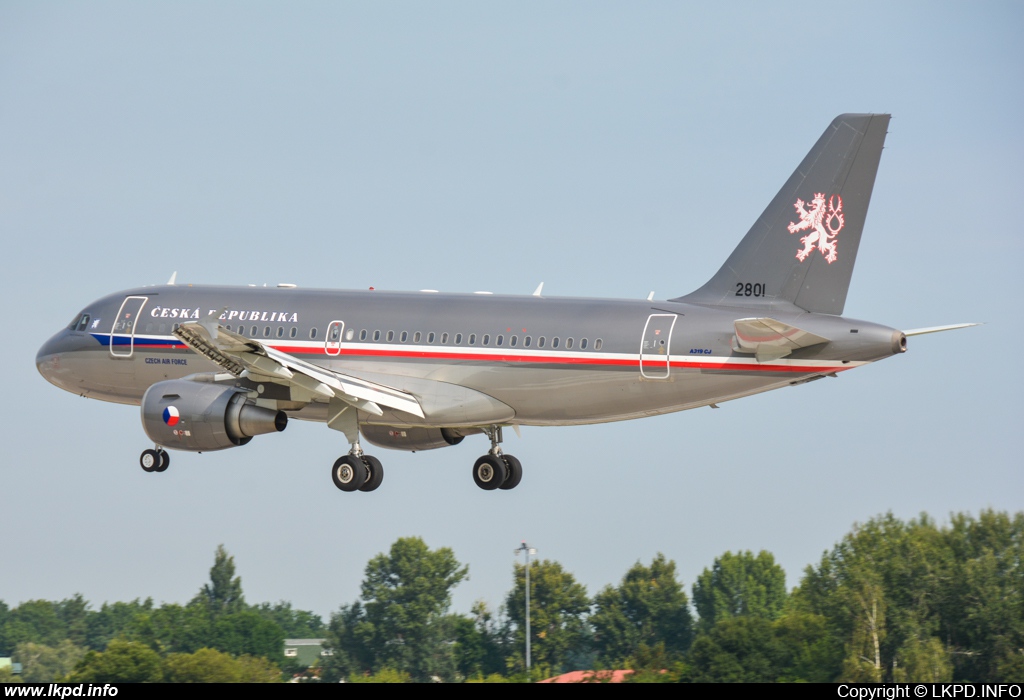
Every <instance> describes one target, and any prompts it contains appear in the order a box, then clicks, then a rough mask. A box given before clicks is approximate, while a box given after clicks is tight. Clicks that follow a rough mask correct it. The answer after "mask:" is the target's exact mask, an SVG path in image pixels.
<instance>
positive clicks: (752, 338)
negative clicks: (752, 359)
mask: <svg viewBox="0 0 1024 700" xmlns="http://www.w3.org/2000/svg"><path fill="white" fill-rule="evenodd" d="M733 326H734V327H735V328H736V335H734V336H733V339H732V349H733V350H735V351H736V352H749V353H754V355H755V356H756V358H757V361H758V362H767V361H768V360H777V359H779V358H780V357H785V356H786V355H788V354H790V353H791V352H793V351H794V350H799V349H800V348H809V347H811V346H812V345H821V344H822V343H827V342H829V339H828V338H822V337H821V336H820V335H815V334H814V333H811V332H809V331H805V330H801V329H799V328H797V327H796V326H791V325H789V324H788V323H783V322H782V321H777V320H775V319H774V318H740V319H736V320H735V321H733Z"/></svg>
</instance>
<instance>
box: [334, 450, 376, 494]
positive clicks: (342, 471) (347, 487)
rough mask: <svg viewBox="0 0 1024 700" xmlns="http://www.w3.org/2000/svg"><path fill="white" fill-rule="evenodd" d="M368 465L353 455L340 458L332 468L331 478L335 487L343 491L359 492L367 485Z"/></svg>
mask: <svg viewBox="0 0 1024 700" xmlns="http://www.w3.org/2000/svg"><path fill="white" fill-rule="evenodd" d="M366 472H367V468H366V465H365V464H363V460H361V459H360V458H359V457H355V456H353V455H345V456H344V457H339V458H338V461H336V462H335V463H334V466H333V467H331V478H332V479H334V485H335V486H337V487H338V488H339V489H341V490H342V491H358V490H359V487H360V486H362V485H363V484H364V483H366Z"/></svg>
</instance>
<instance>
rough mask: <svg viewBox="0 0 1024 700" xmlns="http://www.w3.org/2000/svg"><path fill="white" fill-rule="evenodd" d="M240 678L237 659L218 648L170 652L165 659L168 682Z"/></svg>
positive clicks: (237, 679) (235, 679) (210, 681)
mask: <svg viewBox="0 0 1024 700" xmlns="http://www.w3.org/2000/svg"><path fill="white" fill-rule="evenodd" d="M240 678H241V670H240V669H239V667H238V663H237V662H236V661H235V659H234V658H233V657H232V656H231V655H230V654H225V653H224V652H222V651H217V650H216V649H207V648H203V649H199V650H198V651H196V652H195V653H192V654H168V655H167V657H166V658H165V659H164V680H165V681H166V682H168V683H238V682H239V681H240Z"/></svg>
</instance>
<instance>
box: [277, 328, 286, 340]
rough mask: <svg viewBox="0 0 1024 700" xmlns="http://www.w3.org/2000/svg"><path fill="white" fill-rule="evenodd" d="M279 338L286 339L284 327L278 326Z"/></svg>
mask: <svg viewBox="0 0 1024 700" xmlns="http://www.w3.org/2000/svg"><path fill="white" fill-rule="evenodd" d="M277 337H278V338H283V337H284V326H278V327H277Z"/></svg>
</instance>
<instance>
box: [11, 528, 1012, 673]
mask: <svg viewBox="0 0 1024 700" xmlns="http://www.w3.org/2000/svg"><path fill="white" fill-rule="evenodd" d="M1022 555H1024V513H1018V514H1016V515H1014V516H1010V515H1008V514H1006V513H999V512H994V511H985V512H982V513H981V514H980V516H979V517H977V518H974V517H972V516H970V515H966V514H959V515H955V516H953V517H952V518H951V521H950V524H949V525H946V526H943V527H939V526H937V525H936V524H935V522H934V521H932V520H931V519H930V518H928V517H927V516H925V515H922V516H921V517H920V518H917V519H911V520H909V521H901V520H899V519H897V518H895V517H893V516H892V515H886V516H881V517H878V518H875V519H873V520H871V521H869V522H867V523H865V524H863V525H858V526H855V527H854V528H853V530H852V531H851V532H850V533H849V534H847V535H846V536H845V537H844V538H843V540H842V541H841V542H839V543H838V544H837V545H836V546H835V547H834V548H832V550H830V551H827V552H825V553H824V555H823V556H822V558H821V560H820V562H818V563H817V564H816V565H813V566H809V567H807V569H806V570H805V571H804V575H803V577H802V579H801V580H800V582H799V584H798V585H797V586H796V587H795V588H793V589H792V590H787V588H786V584H785V574H784V572H783V571H782V569H781V567H779V566H778V565H777V564H776V563H775V561H774V558H773V557H772V555H771V554H769V553H768V552H760V553H759V554H757V555H754V554H752V553H751V552H739V553H729V552H727V553H725V554H723V555H722V556H720V557H718V558H717V559H716V560H715V561H714V562H713V563H712V565H711V566H710V567H708V568H707V569H705V570H704V571H703V572H702V573H701V574H700V576H698V578H697V580H696V581H695V582H694V583H693V585H692V587H691V588H690V592H691V594H692V599H691V597H690V596H687V593H686V590H685V589H684V586H683V584H682V583H681V582H680V581H679V579H678V576H677V574H676V567H675V563H674V562H672V561H670V560H667V559H666V558H665V557H664V556H662V555H658V556H657V557H655V558H654V559H653V560H652V561H651V562H649V563H642V562H637V563H636V564H635V565H634V566H633V567H632V568H631V569H630V570H629V571H628V572H626V574H625V576H624V577H623V578H622V580H621V581H620V582H619V583H618V584H616V585H608V586H606V587H605V588H603V589H602V590H601V591H598V592H597V593H596V594H595V595H593V596H590V595H589V594H588V592H587V590H586V589H585V587H584V586H582V585H581V584H580V583H579V582H577V581H576V580H575V577H574V576H573V575H572V574H571V573H570V572H568V571H566V570H565V569H563V568H562V566H561V565H560V564H559V563H558V562H554V561H550V560H541V561H535V562H532V563H531V569H530V612H531V614H530V618H531V619H530V623H531V624H530V637H531V639H530V641H531V650H532V669H531V672H530V673H529V674H528V673H527V671H526V663H525V658H524V647H525V629H526V625H525V592H526V591H525V569H524V567H523V566H522V565H521V564H517V565H516V566H515V568H514V571H513V585H512V588H511V590H510V591H509V592H508V594H507V595H506V596H505V599H504V602H503V603H502V605H501V606H500V608H499V609H498V610H497V611H492V610H489V609H488V608H487V606H486V605H485V604H484V603H477V604H476V605H474V607H473V610H472V612H471V614H470V615H464V614H458V613H452V612H451V611H450V605H451V593H452V591H453V589H454V588H455V587H456V586H457V585H458V584H459V583H460V582H461V581H462V580H464V579H465V578H466V576H467V574H468V568H467V567H466V566H465V565H463V564H461V563H460V562H459V561H458V560H457V559H456V558H455V556H454V553H453V552H452V551H451V550H450V549H448V548H440V549H436V550H431V549H429V548H428V547H427V545H426V544H425V543H424V542H423V540H421V539H419V538H415V537H413V538H402V539H399V540H398V541H396V542H395V543H394V544H393V545H392V546H391V548H390V550H389V551H388V552H386V553H382V554H380V555H378V556H376V557H374V558H373V559H372V560H370V562H369V563H368V564H367V566H366V571H365V576H364V580H363V582H362V587H361V592H360V597H359V599H358V600H356V601H355V602H353V603H351V604H348V605H343V606H342V607H341V608H340V609H339V610H338V611H337V612H336V613H334V614H333V615H332V616H331V619H330V621H329V623H328V624H327V625H324V624H323V623H322V620H321V619H320V618H318V617H317V616H316V615H313V614H312V613H308V612H304V611H297V610H293V609H292V608H291V606H290V605H289V604H287V603H279V604H277V605H274V606H271V605H268V604H263V605H261V606H249V605H246V604H245V603H244V598H243V596H242V591H241V582H240V579H238V578H237V577H235V576H234V565H233V562H232V560H231V558H230V557H228V556H227V554H226V553H225V552H224V551H223V549H218V552H217V558H216V561H215V564H214V567H213V569H211V582H210V584H208V585H207V586H204V587H203V589H202V590H201V591H200V593H199V594H198V595H197V596H196V598H195V599H193V600H192V601H191V602H190V603H189V604H188V605H186V606H177V605H166V604H165V605H163V606H160V607H159V608H156V607H154V606H153V604H152V602H151V601H145V602H139V601H134V602H132V603H114V604H112V605H107V604H104V605H103V606H102V607H101V608H100V610H96V611H92V610H89V609H88V605H87V604H86V603H85V601H83V600H81V598H80V597H76V598H73V599H69V600H65V601H61V602H59V603H50V602H46V601H30V602H27V603H23V604H21V605H20V606H18V607H17V608H14V609H10V610H8V609H7V607H6V606H4V605H3V604H2V603H0V656H4V655H10V654H12V653H13V655H14V657H15V660H16V661H21V663H23V664H24V665H25V676H24V678H25V680H30V679H31V680H35V679H37V678H38V679H40V680H45V679H44V678H43V676H44V675H47V674H49V677H50V678H56V677H61V678H63V677H66V678H69V679H80V680H120V678H112V677H109V676H105V677H103V678H101V677H100V675H101V674H102V673H108V674H109V673H114V672H116V671H117V665H118V664H119V663H120V664H121V665H123V666H125V667H128V666H130V665H131V664H130V663H129V662H128V661H125V660H124V659H125V658H126V657H129V656H131V654H134V655H136V656H140V657H141V656H145V657H146V658H147V659H148V661H146V662H145V663H146V664H148V666H146V668H148V669H150V671H149V672H150V674H151V675H150V676H148V677H147V678H149V679H155V678H157V677H159V678H162V679H167V680H204V679H208V678H210V677H212V676H213V675H214V673H213V671H212V670H210V669H213V668H219V669H222V671H221V673H222V674H229V673H230V674H234V675H233V676H231V679H234V680H253V681H256V680H269V679H271V677H272V676H273V679H274V680H276V679H280V678H282V677H290V676H291V675H292V674H293V673H297V672H299V671H300V669H298V668H295V667H294V662H291V663H292V664H293V666H289V661H288V660H286V659H284V657H283V656H282V651H283V648H282V642H283V639H284V638H285V637H289V638H291V637H313V638H319V637H325V638H326V639H327V642H326V649H327V655H326V656H322V657H321V659H320V662H319V664H318V665H316V666H315V667H314V668H313V669H311V670H309V671H307V672H306V676H307V677H308V678H310V679H319V680H321V681H328V682H336V681H339V680H347V681H366V680H371V681H373V680H376V681H430V680H435V681H436V680H441V681H496V682H500V681H522V680H536V679H539V678H543V677H548V676H552V675H556V674H558V673H562V672H565V671H570V670H579V669H623V668H628V669H633V670H634V673H633V675H632V676H630V677H629V678H630V680H632V681H634V682H690V681H693V682H706V681H769V682H770V681H812V682H813V681H817V682H823V681H872V682H877V681H907V682H909V681H974V682H1020V681H1022V680H1024V563H1022V559H1024V557H1022ZM129 652H131V654H129ZM33 655H34V656H33ZM57 658H59V659H61V661H60V662H59V663H58V662H57V661H54V660H53V659H57ZM104 660H106V662H107V665H106V666H103V665H102V664H100V662H101V661H104ZM115 662H116V663H115ZM136 666H137V667H142V666H145V664H144V663H142V662H141V661H140V662H138V663H136ZM229 667H230V668H229ZM111 669H113V670H111ZM275 673H276V676H275ZM33 674H36V675H33ZM90 674H92V675H90Z"/></svg>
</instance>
